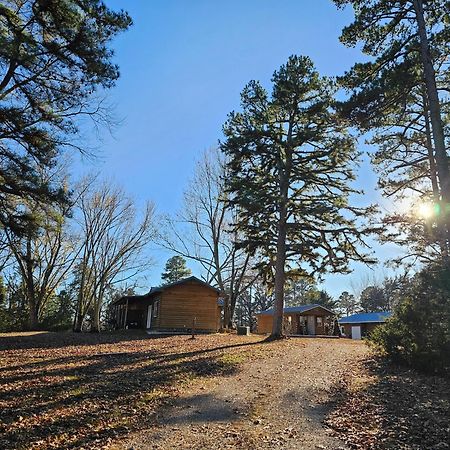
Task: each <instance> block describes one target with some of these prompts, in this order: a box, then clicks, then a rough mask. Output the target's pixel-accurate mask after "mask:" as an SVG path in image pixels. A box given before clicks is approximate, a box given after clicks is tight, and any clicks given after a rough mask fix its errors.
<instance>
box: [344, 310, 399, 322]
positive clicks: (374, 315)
mask: <svg viewBox="0 0 450 450" xmlns="http://www.w3.org/2000/svg"><path fill="white" fill-rule="evenodd" d="M391 315H392V313H391V312H390V311H382V312H368V313H360V314H353V315H352V316H348V317H343V318H342V319H339V323H340V324H344V323H383V322H386V320H387V319H389V317H391Z"/></svg>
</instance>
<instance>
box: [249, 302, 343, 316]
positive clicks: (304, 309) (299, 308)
mask: <svg viewBox="0 0 450 450" xmlns="http://www.w3.org/2000/svg"><path fill="white" fill-rule="evenodd" d="M315 308H320V309H323V310H325V311H327V312H328V313H330V314H332V315H335V313H334V312H333V311H331V310H330V309H328V308H325V307H324V306H322V305H319V304H318V303H311V304H309V305H299V306H290V307H287V308H283V314H289V313H297V314H301V313H304V312H307V311H310V310H311V309H315ZM273 313H274V308H270V309H266V310H265V311H261V312H260V313H258V314H257V315H267V316H273Z"/></svg>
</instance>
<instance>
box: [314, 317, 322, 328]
mask: <svg viewBox="0 0 450 450" xmlns="http://www.w3.org/2000/svg"><path fill="white" fill-rule="evenodd" d="M316 319H317V325H318V326H319V327H321V326H322V324H323V320H322V317H316Z"/></svg>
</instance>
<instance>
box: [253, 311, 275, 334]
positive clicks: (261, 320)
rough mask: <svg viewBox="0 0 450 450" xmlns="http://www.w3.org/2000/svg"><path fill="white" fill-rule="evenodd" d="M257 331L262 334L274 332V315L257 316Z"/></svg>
mask: <svg viewBox="0 0 450 450" xmlns="http://www.w3.org/2000/svg"><path fill="white" fill-rule="evenodd" d="M256 319H257V324H256V332H257V333H260V334H267V333H272V324H273V316H271V315H269V314H260V315H259V316H257V318H256Z"/></svg>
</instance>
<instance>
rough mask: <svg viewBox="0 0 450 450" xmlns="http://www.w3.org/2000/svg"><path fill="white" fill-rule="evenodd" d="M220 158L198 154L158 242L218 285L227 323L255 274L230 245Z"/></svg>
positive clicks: (244, 257) (212, 151) (243, 253)
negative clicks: (181, 197) (193, 263)
mask: <svg viewBox="0 0 450 450" xmlns="http://www.w3.org/2000/svg"><path fill="white" fill-rule="evenodd" d="M225 176H226V174H225V162H224V159H223V156H222V154H221V153H220V151H219V150H218V149H215V148H212V149H209V150H207V151H205V152H204V153H203V156H202V158H201V159H200V160H199V161H198V163H197V167H196V170H195V174H194V177H193V179H192V181H191V182H190V184H189V186H188V188H187V189H186V191H185V194H184V206H183V209H182V211H181V212H180V213H179V214H178V215H177V216H176V217H175V218H170V217H166V218H165V227H164V231H163V232H162V233H160V235H159V237H158V242H159V243H160V244H161V245H162V246H164V247H165V248H167V249H170V250H171V251H174V252H175V253H177V254H179V255H181V256H183V257H185V258H189V259H191V260H194V261H197V262H198V263H199V264H200V265H201V266H202V268H203V270H204V276H203V277H204V279H205V281H206V282H208V283H211V284H214V285H216V286H218V288H219V289H220V290H221V291H222V295H223V297H224V325H225V327H229V326H230V325H231V322H232V319H233V314H234V309H235V306H236V300H237V298H238V297H239V295H241V294H242V293H243V292H245V291H246V289H247V288H248V287H249V286H250V285H251V284H252V283H253V281H254V280H255V278H256V275H255V274H252V273H251V258H250V255H249V254H248V253H247V252H246V251H245V250H244V249H242V248H241V249H240V248H237V247H236V245H235V241H236V239H235V236H234V235H233V234H232V233H231V226H230V225H231V223H232V221H233V209H232V208H231V207H230V205H229V204H228V202H227V198H226V196H225V195H226V194H225Z"/></svg>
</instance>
